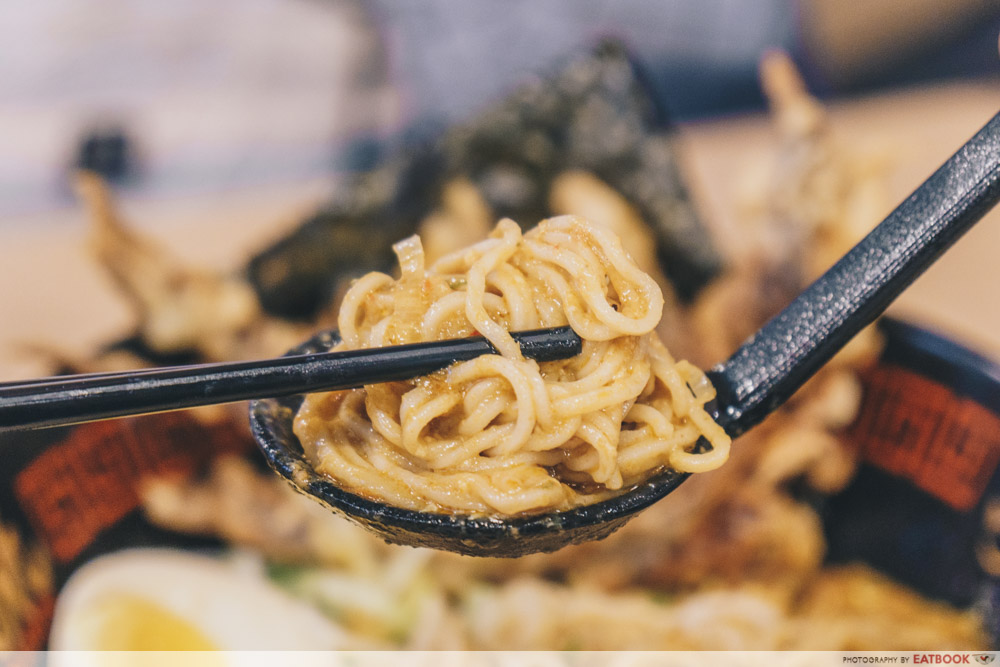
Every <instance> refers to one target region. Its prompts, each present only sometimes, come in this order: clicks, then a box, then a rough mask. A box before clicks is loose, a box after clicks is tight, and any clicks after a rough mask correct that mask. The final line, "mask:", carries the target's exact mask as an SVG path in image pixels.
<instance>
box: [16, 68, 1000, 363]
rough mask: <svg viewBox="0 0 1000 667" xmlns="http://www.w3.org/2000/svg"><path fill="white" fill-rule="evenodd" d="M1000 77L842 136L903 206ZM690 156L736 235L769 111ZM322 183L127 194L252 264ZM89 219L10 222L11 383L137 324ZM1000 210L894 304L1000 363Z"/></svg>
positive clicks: (182, 238)
mask: <svg viewBox="0 0 1000 667" xmlns="http://www.w3.org/2000/svg"><path fill="white" fill-rule="evenodd" d="M997 110H1000V85H997V84H996V83H995V82H988V83H984V82H971V83H954V84H947V85H937V86H934V87H929V88H920V89H912V90H907V91H901V92H896V93H891V94H881V95H878V96H874V97H869V98H863V99H857V100H851V101H845V102H840V103H836V104H834V105H833V106H832V108H831V114H832V117H833V119H834V125H835V128H836V130H837V132H838V134H840V135H842V136H843V138H844V140H846V141H849V142H850V143H852V144H857V145H863V146H867V147H874V148H880V149H884V150H886V151H889V152H890V154H891V155H892V161H893V163H894V164H893V169H892V176H891V178H890V181H889V190H890V195H891V197H892V198H893V201H894V202H897V201H899V200H901V199H902V198H903V197H905V196H906V195H907V194H909V192H910V191H911V190H912V189H913V188H914V187H915V186H916V185H917V184H919V183H920V182H921V181H922V180H923V179H924V178H925V177H926V176H927V175H929V174H930V173H931V171H933V170H934V169H935V168H936V167H937V166H938V165H939V164H940V163H941V162H942V161H944V159H946V158H947V157H948V156H949V155H950V154H951V153H952V152H954V150H955V149H956V148H957V147H958V146H959V145H960V144H961V143H962V142H964V141H965V140H966V139H968V138H969V137H970V136H971V135H972V134H973V133H974V132H975V131H976V130H978V129H979V128H980V127H981V126H982V125H983V124H984V123H985V122H986V121H987V120H988V119H989V118H990V117H992V115H993V114H994V113H995V112H996V111H997ZM683 130H684V133H685V152H686V156H687V159H688V167H689V171H690V173H691V174H692V175H693V178H694V179H695V181H696V183H697V190H698V197H699V199H700V203H701V205H702V207H703V209H704V211H705V213H706V215H707V216H708V218H709V219H710V220H711V221H712V224H713V225H715V226H716V227H717V229H718V230H719V231H720V233H719V235H718V236H719V238H720V239H722V240H723V242H724V243H725V242H729V243H734V242H736V241H734V239H738V236H739V235H738V230H734V229H732V225H733V219H734V217H735V214H734V211H735V210H736V206H737V203H736V199H737V197H736V194H735V193H736V191H737V189H738V188H737V187H736V184H737V183H738V182H740V181H741V180H742V179H743V178H744V175H745V173H746V171H747V170H748V169H749V168H750V167H751V165H753V164H759V163H760V160H761V157H762V156H764V157H766V156H767V155H769V154H771V153H773V149H774V137H773V134H772V132H771V128H770V127H769V125H768V123H767V119H766V118H765V117H763V116H760V115H755V116H747V117H738V118H730V119H726V120H721V121H712V122H706V123H699V124H694V125H688V126H685V127H684V128H683ZM333 187H334V186H333V183H332V182H329V181H317V182H307V183H299V184H295V185H286V186H275V187H272V188H257V189H255V190H253V191H249V192H248V191H242V192H229V193H222V194H214V195H211V196H208V195H205V196H199V197H190V198H184V199H172V200H156V199H126V200H125V201H123V202H122V208H123V211H124V213H125V214H126V216H127V217H128V218H129V219H130V220H132V221H133V222H134V223H135V226H136V227H137V228H139V229H141V230H143V231H146V232H148V233H149V234H151V235H153V236H154V237H156V238H158V239H160V240H162V242H163V243H165V244H167V246H168V247H170V248H171V249H172V250H173V251H174V252H176V253H177V254H178V255H179V256H181V257H183V258H184V259H185V260H187V261H189V262H192V263H201V264H206V265H211V266H217V267H235V266H238V265H239V264H240V263H241V262H242V261H243V260H244V258H245V257H247V255H248V254H249V253H250V252H252V251H253V250H254V249H256V248H260V247H262V246H263V245H265V244H266V243H268V242H269V241H270V240H272V239H274V238H276V237H277V236H279V235H280V234H281V233H282V232H283V231H285V230H287V229H289V228H290V227H291V226H292V225H294V224H295V222H296V221H297V220H298V219H300V217H301V216H302V215H303V214H305V213H307V212H309V211H310V210H311V209H312V208H313V207H314V206H315V205H316V204H317V203H319V202H320V201H322V200H323V199H324V198H325V197H327V196H329V194H330V193H331V192H332V190H333ZM85 237H86V218H85V216H84V214H83V212H82V210H80V209H78V208H72V209H68V210H63V211H57V212H52V213H49V214H46V215H35V216H33V217H31V218H23V219H18V220H4V221H0V284H2V285H3V287H2V289H0V379H15V378H21V377H30V376H32V375H37V374H39V373H41V372H42V371H43V370H44V369H43V366H42V365H41V364H40V362H39V360H38V358H37V357H35V356H33V355H31V354H28V353H25V352H24V350H23V347H22V346H23V345H24V344H25V343H30V344H32V345H37V344H41V345H49V346H59V347H60V348H62V349H65V350H67V351H68V352H70V353H73V354H86V353H87V352H88V351H89V350H93V349H94V348H95V347H97V346H98V345H100V344H101V343H102V342H105V341H108V340H111V339H113V338H115V337H116V336H119V335H121V334H122V333H123V332H125V331H127V329H128V326H129V323H130V319H129V318H130V314H129V311H128V310H127V308H126V307H125V305H124V303H123V302H122V301H121V300H120V299H119V297H118V296H117V295H116V293H115V292H114V291H113V290H112V289H111V287H110V284H109V283H108V281H107V280H106V278H105V276H104V275H103V274H102V273H101V272H100V270H99V269H98V268H97V267H96V265H95V264H94V262H93V261H92V260H91V258H90V256H89V255H88V253H87V250H86V246H85V242H84V240H85ZM998 250H1000V210H996V211H993V212H992V213H991V214H990V215H989V216H988V217H987V218H986V219H984V220H983V221H982V222H981V223H979V225H978V226H977V227H976V228H975V229H973V230H972V231H971V232H970V233H969V234H968V235H966V237H965V238H963V239H962V240H961V241H959V243H958V244H956V246H955V247H954V248H953V249H952V250H951V251H949V253H948V254H947V255H945V257H943V258H942V259H941V260H939V262H938V263H937V264H936V265H935V266H934V267H932V268H931V269H930V270H929V271H928V272H927V274H925V275H924V276H923V277H922V278H920V279H919V280H918V281H917V282H916V283H915V284H914V285H913V286H912V287H911V288H910V289H909V290H908V291H907V292H906V293H905V294H904V295H903V296H902V297H901V298H900V299H899V300H898V302H897V303H896V304H895V305H894V306H893V308H892V312H894V313H895V314H898V315H901V316H905V317H907V318H909V319H911V320H914V321H917V322H919V323H922V324H925V325H928V326H931V327H933V328H935V329H938V330H940V331H943V332H946V333H948V334H949V335H950V336H952V337H953V338H955V339H957V340H959V341H960V342H963V343H965V344H966V345H968V346H970V347H972V348H973V349H975V350H978V351H980V352H982V353H984V354H986V355H988V356H991V357H993V358H995V359H997V360H998V361H1000V302H998V301H1000V300H998V299H997V298H996V296H995V292H996V288H997V286H998V285H1000V255H998Z"/></svg>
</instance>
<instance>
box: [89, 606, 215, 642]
mask: <svg viewBox="0 0 1000 667" xmlns="http://www.w3.org/2000/svg"><path fill="white" fill-rule="evenodd" d="M95 611H97V613H98V614H99V615H100V617H101V618H102V620H103V622H102V623H101V626H100V630H99V631H98V633H97V636H96V637H94V639H95V643H96V648H97V649H98V650H101V651H216V650H218V648H217V647H216V646H215V645H213V644H212V642H211V641H209V639H208V638H207V637H206V636H205V635H204V634H203V633H202V632H201V631H200V630H198V628H196V627H195V626H194V625H192V624H191V623H189V622H188V621H186V620H185V619H183V618H181V617H180V616H178V615H177V614H174V613H173V612H171V611H169V610H167V609H164V608H163V607H161V606H160V605H157V604H155V603H153V602H150V601H149V600H145V599H143V598H140V597H136V596H127V595H116V596H114V597H110V598H107V599H105V600H103V601H102V602H101V604H100V607H99V610H95Z"/></svg>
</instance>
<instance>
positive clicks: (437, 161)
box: [248, 42, 721, 318]
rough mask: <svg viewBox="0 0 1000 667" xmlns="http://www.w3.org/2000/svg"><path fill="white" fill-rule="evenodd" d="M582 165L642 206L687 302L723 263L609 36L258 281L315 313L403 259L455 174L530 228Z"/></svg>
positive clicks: (450, 141) (281, 253)
mask: <svg viewBox="0 0 1000 667" xmlns="http://www.w3.org/2000/svg"><path fill="white" fill-rule="evenodd" d="M574 168H576V169H584V170H587V171H591V172H593V173H594V174H595V175H597V176H598V177H600V178H601V179H603V180H604V181H605V182H607V183H608V184H609V185H610V186H612V187H613V188H615V189H616V190H617V191H618V192H620V193H621V194H622V195H623V196H624V197H625V198H626V199H627V200H628V201H629V202H630V203H631V204H632V205H633V206H634V207H635V208H636V210H638V212H639V213H640V215H641V216H642V217H643V219H644V220H645V221H646V222H647V224H648V225H649V226H650V228H651V229H652V230H653V231H654V234H655V237H656V239H657V246H658V248H657V250H658V256H659V258H660V260H661V262H662V264H663V270H664V273H665V274H666V275H667V277H668V278H669V279H670V280H671V281H672V283H673V284H674V286H675V288H676V290H677V292H678V294H679V295H680V296H681V298H682V299H685V300H690V299H692V298H693V297H694V296H695V295H696V294H697V292H698V290H699V289H700V288H701V287H702V286H704V285H705V284H706V283H707V282H708V281H709V280H711V279H712V278H713V277H714V276H715V275H716V274H717V273H718V271H719V269H720V266H721V261H720V258H719V255H718V253H717V252H716V250H715V247H714V245H713V244H712V241H711V239H710V238H709V236H708V233H707V231H706V230H705V228H704V226H703V225H702V224H701V221H700V219H699V217H698V215H697V213H696V211H695V209H694V207H693V205H692V203H691V199H690V197H689V194H688V190H687V187H686V186H685V184H684V182H683V180H682V177H681V171H680V168H679V166H678V163H677V158H676V151H675V146H674V132H673V130H672V128H671V127H670V126H669V123H668V122H667V120H666V113H665V111H664V110H663V109H662V108H660V107H657V106H656V104H655V103H654V101H653V97H652V95H651V94H650V93H649V91H648V88H647V87H646V86H645V84H644V83H643V80H642V75H641V73H640V72H639V71H638V70H637V68H636V66H635V65H634V64H633V63H632V61H631V60H630V59H629V58H628V56H627V54H626V52H625V50H624V49H623V48H621V46H619V45H618V44H616V43H614V42H606V43H603V44H601V45H600V46H599V47H598V48H597V49H595V51H594V52H593V53H591V54H588V55H586V56H584V57H581V58H577V59H575V60H572V61H571V62H569V63H568V64H567V66H565V67H564V68H562V69H561V70H560V71H559V72H558V73H556V74H555V75H554V76H551V77H549V78H538V79H534V80H532V81H530V82H527V83H526V84H524V85H523V86H521V87H520V88H518V89H517V90H515V91H514V92H513V93H511V94H510V95H509V96H508V97H507V98H506V99H504V100H502V101H500V102H499V103H497V104H495V105H493V106H491V107H489V108H487V109H486V110H484V111H483V112H482V113H480V114H478V115H477V116H476V117H475V118H474V119H472V120H471V121H470V122H468V123H466V124H462V125H458V126H455V127H453V128H451V129H449V130H447V131H445V132H443V133H442V134H440V135H439V137H438V138H437V139H436V140H432V141H429V142H427V143H426V144H425V145H424V147H423V148H420V149H415V150H408V151H404V152H402V153H401V154H399V155H397V156H396V157H395V158H394V159H393V160H391V161H390V162H388V163H387V164H386V165H384V166H382V167H380V168H378V169H375V170H373V171H371V172H368V173H366V174H363V175H360V176H358V177H357V178H356V179H355V180H354V181H353V183H352V184H350V185H349V186H348V187H347V188H345V189H344V190H343V192H342V193H341V195H340V196H339V198H338V199H337V200H335V201H333V202H331V203H330V204H329V205H328V206H327V207H325V208H324V209H323V210H321V211H320V212H318V213H317V214H315V215H314V216H313V217H311V218H310V219H308V220H306V221H305V222H304V223H303V224H302V225H301V227H300V228H299V229H298V230H296V231H295V232H294V233H293V234H291V235H290V236H288V237H286V238H285V239H283V240H281V241H279V242H278V243H277V244H276V245H274V246H272V247H271V248H269V249H267V250H265V251H264V252H263V253H261V254H260V255H258V256H256V257H254V258H253V259H252V260H251V262H250V265H249V267H248V271H249V274H250V278H251V282H252V283H253V285H254V286H255V288H256V289H257V291H258V294H259V295H260V299H261V302H262V303H263V305H264V307H265V308H266V309H267V310H269V311H270V312H272V313H275V314H278V315H282V316H285V317H301V318H308V317H312V316H314V315H315V314H316V312H317V311H318V310H319V309H320V308H322V307H324V306H326V305H327V304H328V303H329V301H330V298H331V296H332V294H333V290H335V289H336V286H337V285H338V284H339V283H340V282H341V281H342V280H343V279H344V278H346V277H351V276H355V275H360V274H362V273H364V272H366V271H370V270H374V269H385V268H387V267H388V266H390V265H391V263H392V255H391V250H390V246H391V244H392V243H393V242H395V241H396V240H398V239H400V238H402V237H404V236H407V235H409V234H412V233H413V232H414V231H416V228H417V226H418V224H419V222H420V220H421V219H422V218H423V217H424V216H425V215H427V214H428V213H429V212H430V211H431V210H432V209H433V208H434V206H435V204H436V203H437V201H438V198H439V196H440V193H441V190H442V188H443V186H444V184H445V183H446V182H447V181H448V180H449V179H452V178H456V177H458V176H462V177H465V178H468V179H470V180H471V181H472V182H473V183H474V184H475V185H476V186H477V187H478V189H479V190H480V192H481V193H482V195H483V197H484V198H485V199H486V201H487V203H488V204H489V205H490V206H491V207H492V209H493V212H494V214H495V215H496V217H497V218H500V217H509V218H512V219H514V220H516V221H517V222H518V223H520V224H521V225H522V226H524V227H530V226H532V225H534V224H535V223H537V222H538V221H539V220H542V219H544V218H545V217H547V216H549V215H551V211H550V210H549V206H548V193H549V189H550V186H551V184H552V181H553V179H555V178H556V176H558V175H559V174H560V173H561V172H562V171H564V170H566V169H574Z"/></svg>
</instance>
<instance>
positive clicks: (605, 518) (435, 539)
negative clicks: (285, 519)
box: [250, 331, 688, 557]
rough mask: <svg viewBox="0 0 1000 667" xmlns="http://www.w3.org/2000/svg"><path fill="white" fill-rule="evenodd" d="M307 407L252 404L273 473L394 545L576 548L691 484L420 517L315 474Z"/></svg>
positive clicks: (324, 346) (311, 347)
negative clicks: (551, 505) (302, 417)
mask: <svg viewBox="0 0 1000 667" xmlns="http://www.w3.org/2000/svg"><path fill="white" fill-rule="evenodd" d="M339 340H340V339H339V337H338V335H337V333H336V332H335V331H327V332H323V333H320V334H318V335H316V336H314V337H313V338H311V339H310V340H308V341H306V342H305V343H303V344H302V345H300V346H299V347H297V348H295V349H294V350H291V351H290V352H289V354H310V353H313V352H325V351H326V350H328V349H329V348H331V347H333V346H334V345H336V344H337V343H338V342H339ZM302 400H303V396H302V395H301V394H297V395H294V396H285V397H282V398H268V399H259V400H256V401H252V402H251V404H250V427H251V429H252V431H253V435H254V438H255V439H256V441H257V444H258V445H259V446H260V449H261V451H262V452H263V453H264V457H265V458H266V459H267V461H268V463H269V464H270V466H271V468H273V469H274V470H275V472H277V473H278V474H279V475H281V476H282V477H283V478H285V479H286V480H287V481H288V482H289V483H291V485H292V486H293V487H294V488H295V489H296V490H298V491H300V492H302V493H304V494H306V495H307V496H310V497H312V498H313V499H315V500H317V501H319V502H320V503H322V504H323V505H325V506H327V507H329V508H330V509H332V510H334V511H337V512H340V513H341V514H343V515H345V516H346V517H347V518H349V519H351V520H353V521H355V522H356V523H359V524H361V525H362V526H364V527H365V528H368V529H369V530H372V531H374V532H375V533H376V534H378V535H379V536H380V537H382V538H383V539H385V540H386V541H387V542H392V543H395V544H406V545H410V546H415V547H431V548H435V549H443V550H447V551H455V552H457V553H461V554H465V555H469V556H498V557H516V556H524V555H527V554H531V553H536V552H548V551H556V550H558V549H561V548H562V547H565V546H568V545H570V544H577V543H580V542H587V541H590V540H599V539H602V538H605V537H607V536H608V535H610V534H611V533H613V532H615V531H616V530H618V529H619V528H621V527H622V526H623V525H625V523H626V522H627V521H628V520H629V519H630V518H631V517H632V515H634V514H635V513H636V512H639V511H640V510H643V509H645V508H646V507H648V506H649V505H651V504H653V503H654V502H656V501H657V500H659V499H660V498H662V497H663V496H665V495H666V494H668V493H670V492H671V491H673V490H674V489H675V488H676V487H677V486H678V485H680V483H681V482H683V481H684V480H685V479H686V478H687V476H688V475H687V474H686V473H679V472H676V471H673V470H666V471H664V472H662V473H660V474H659V475H656V476H654V477H653V478H651V479H649V480H647V481H645V482H643V483H642V484H639V485H636V486H634V487H632V488H630V489H628V490H626V491H624V492H622V493H621V494H620V495H618V496H615V497H614V498H610V499H608V500H605V501H602V502H599V503H595V504H593V505H584V506H581V507H577V508H574V509H570V510H565V511H561V512H549V513H545V514H535V515H524V516H517V517H513V518H504V519H497V518H491V517H488V516H481V517H477V516H469V515H463V514H457V513H437V512H418V511H415V510H409V509H404V508H401V507H395V506H393V505H386V504H384V503H381V502H378V501H375V500H370V499H368V498H365V497H363V496H359V495H357V494H354V493H351V492H349V491H346V490H344V489H342V488H340V487H338V486H337V485H336V484H334V483H333V481H331V480H330V479H329V478H327V477H324V476H323V475H320V474H319V473H317V472H316V471H315V470H314V469H313V467H312V465H311V464H310V462H309V461H308V460H307V459H306V456H305V454H304V453H303V451H302V444H301V443H300V442H299V439H298V438H297V437H296V436H295V433H294V432H293V431H292V424H293V421H294V419H295V414H296V412H298V409H299V406H300V405H301V404H302Z"/></svg>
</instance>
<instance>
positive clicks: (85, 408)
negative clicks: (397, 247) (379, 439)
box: [0, 327, 582, 432]
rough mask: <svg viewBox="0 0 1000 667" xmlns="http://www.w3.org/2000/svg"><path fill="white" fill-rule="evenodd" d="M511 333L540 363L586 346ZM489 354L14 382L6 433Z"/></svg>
mask: <svg viewBox="0 0 1000 667" xmlns="http://www.w3.org/2000/svg"><path fill="white" fill-rule="evenodd" d="M512 335H513V337H514V339H515V340H516V341H517V342H518V344H519V345H520V346H521V351H522V352H523V354H524V355H525V356H526V357H529V358H532V359H535V360H537V361H554V360H557V359H566V358H568V357H572V356H574V355H576V354H579V353H580V348H581V345H582V342H581V340H580V337H579V336H578V335H577V334H576V333H575V332H574V331H573V330H572V329H571V328H569V327H558V328H554V329H538V330H535V331H524V332H518V333H514V334H512ZM483 354H496V350H495V349H494V348H493V346H492V345H491V344H490V343H489V342H488V341H487V340H486V339H485V338H483V337H482V336H474V337H471V338H460V339H455V340H445V341H437V342H432V343H417V344H413V345H397V346H392V347H383V348H377V349H368V350H350V351H345V352H319V353H314V354H304V355H294V356H286V357H280V358H278V359H267V360H264V361H249V362H235V363H222V364H200V365H193V366H172V367H168V368H155V369H142V370H137V371H126V372H120V373H92V374H86V375H68V376H60V377H51V378H42V379H39V380H28V381H23V382H8V383H4V384H3V385H0V432H3V431H15V430H22V429H28V428H43V427H49V426H66V425H70V424H77V423H81V422H87V421H95V420H99V419H113V418H117V417H126V416H130V415H139V414H148V413H152V412H165V411H168V410H181V409H184V408H192V407H196V406H201V405H214V404H219V403H231V402H234V401H243V400H247V399H251V398H267V397H274V396H289V395H292V394H301V393H307V392H315V391H333V390H337V389H352V388H355V387H361V386H364V385H366V384H376V383H379V382H391V381H395V380H408V379H410V378H414V377H419V376H421V375H426V374H428V373H432V372H434V371H436V370H439V369H441V368H445V367H447V366H448V365H450V364H451V363H453V362H456V361H465V360H468V359H474V358H475V357H478V356H480V355H483Z"/></svg>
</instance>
